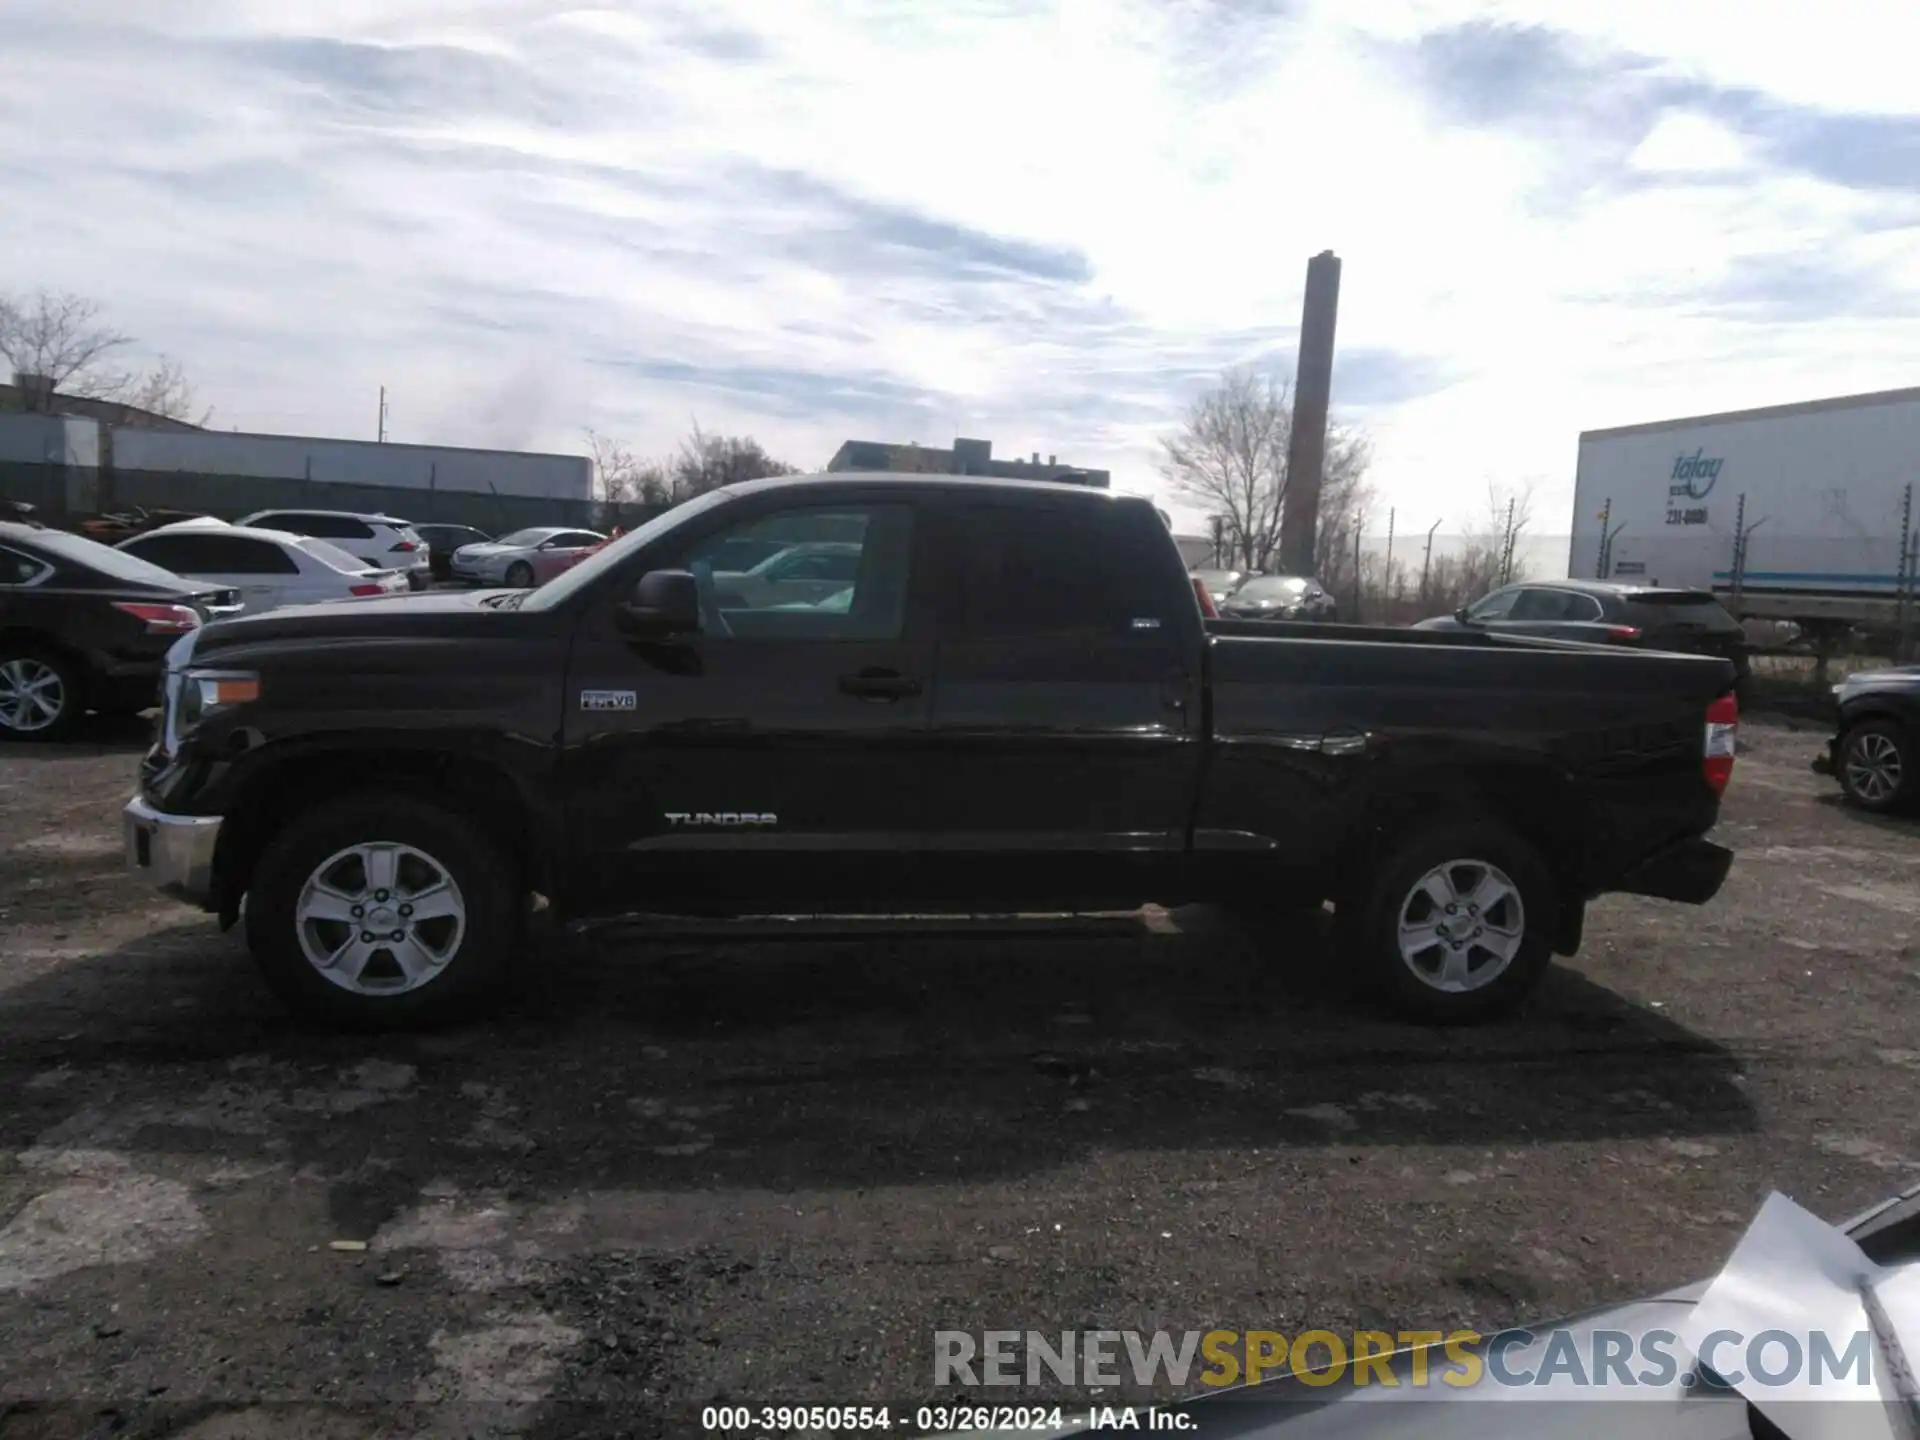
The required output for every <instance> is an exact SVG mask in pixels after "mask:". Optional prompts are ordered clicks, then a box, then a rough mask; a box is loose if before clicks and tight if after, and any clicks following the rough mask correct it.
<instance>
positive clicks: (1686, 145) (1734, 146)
mask: <svg viewBox="0 0 1920 1440" xmlns="http://www.w3.org/2000/svg"><path fill="white" fill-rule="evenodd" d="M1627 163H1628V164H1629V165H1631V166H1632V167H1633V168H1634V169H1636V170H1647V171H1653V172H1656V173H1659V172H1663V171H1664V172H1681V173H1685V172H1689V171H1691V172H1696V173H1697V172H1701V171H1709V170H1739V169H1742V168H1743V167H1744V166H1745V165H1746V164H1747V147H1746V145H1745V144H1744V143H1743V142H1742V141H1741V139H1740V137H1739V136H1738V135H1736V134H1735V133H1734V132H1733V131H1732V130H1730V129H1728V128H1727V127H1726V126H1725V125H1722V124H1720V123H1719V122H1717V121H1715V120H1710V119H1708V118H1707V117H1706V116H1704V115H1690V114H1688V113H1686V112H1684V111H1675V112H1673V113H1672V114H1668V115H1664V116H1662V117H1661V119H1660V123H1659V124H1657V125H1655V126H1654V127H1653V129H1652V130H1650V131H1648V132H1647V138H1646V139H1644V140H1642V141H1641V142H1640V144H1639V145H1638V146H1637V147H1635V149H1634V152H1633V154H1632V155H1631V156H1629V157H1628V160H1627Z"/></svg>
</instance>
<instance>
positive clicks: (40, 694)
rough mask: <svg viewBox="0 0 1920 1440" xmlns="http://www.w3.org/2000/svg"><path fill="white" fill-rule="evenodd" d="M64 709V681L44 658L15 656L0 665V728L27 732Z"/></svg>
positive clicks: (42, 726) (45, 724)
mask: <svg viewBox="0 0 1920 1440" xmlns="http://www.w3.org/2000/svg"><path fill="white" fill-rule="evenodd" d="M66 708H67V687H66V682H64V681H63V680H61V678H60V672H59V671H58V670H55V669H54V668H53V667H52V666H51V665H49V664H47V663H46V662H45V661H44V660H35V659H33V658H32V657H31V656H24V655H23V656H18V657H16V658H15V659H12V660H9V661H7V662H6V664H4V665H0V729H7V730H15V731H18V732H20V733H21V734H31V733H33V732H34V731H37V730H44V729H46V728H47V727H48V726H49V725H51V724H53V723H54V721H56V720H58V719H59V718H60V717H61V715H62V714H64V713H65V711H66Z"/></svg>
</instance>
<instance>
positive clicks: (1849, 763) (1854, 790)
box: [1813, 665, 1920, 813]
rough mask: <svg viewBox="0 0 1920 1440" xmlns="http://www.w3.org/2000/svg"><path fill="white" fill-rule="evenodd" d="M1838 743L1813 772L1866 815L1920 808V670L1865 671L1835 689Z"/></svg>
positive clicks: (1833, 743)
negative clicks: (1826, 777) (1827, 777)
mask: <svg viewBox="0 0 1920 1440" xmlns="http://www.w3.org/2000/svg"><path fill="white" fill-rule="evenodd" d="M1833 699H1834V705H1835V708H1836V710H1837V711H1838V712H1839V713H1838V715H1837V716H1836V718H1835V723H1834V733H1833V738H1832V739H1831V740H1829V741H1828V742H1827V748H1826V749H1825V750H1824V751H1823V752H1822V753H1821V754H1820V755H1819V756H1817V757H1816V758H1815V760H1814V762H1813V768H1814V769H1815V770H1817V771H1819V772H1820V773H1821V774H1823V775H1831V776H1833V777H1834V779H1836V780H1838V781H1839V782H1840V788H1841V789H1842V790H1844V791H1845V792H1846V795H1847V799H1849V800H1851V801H1852V802H1853V803H1854V804H1855V805H1858V806H1859V807H1860V808H1861V809H1863V810H1874V811H1879V812H1881V813H1887V812H1892V811H1903V810H1905V811H1910V810H1912V809H1914V808H1915V807H1916V805H1917V804H1920V665H1896V666H1894V667H1893V668H1892V669H1889V670H1863V671H1861V672H1860V673H1858V674H1855V675H1849V676H1848V677H1847V678H1846V679H1844V680H1842V681H1841V682H1840V683H1839V684H1838V685H1836V686H1834V687H1833Z"/></svg>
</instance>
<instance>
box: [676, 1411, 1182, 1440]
mask: <svg viewBox="0 0 1920 1440" xmlns="http://www.w3.org/2000/svg"><path fill="white" fill-rule="evenodd" d="M1196 1423H1197V1421H1196V1417H1195V1416H1193V1415H1192V1414H1190V1413H1188V1412H1186V1411H1182V1410H1175V1409H1161V1408H1159V1407H1157V1406H1129V1405H1092V1406H1084V1407H1082V1406H1075V1407H1067V1406H1061V1405H920V1406H916V1407H914V1408H912V1409H907V1408H906V1407H904V1406H887V1405H709V1406H707V1407H706V1408H705V1409H704V1410H702V1411H701V1412H700V1428H701V1429H702V1430H705V1431H706V1432H708V1433H709V1434H724V1435H739V1436H751V1437H754V1440H761V1437H765V1440H773V1437H776V1436H777V1437H782V1440H785V1437H788V1436H796V1435H835V1434H844V1433H850V1432H854V1431H863V1430H865V1431H894V1430H898V1431H900V1432H902V1433H903V1434H905V1435H966V1434H972V1433H977V1432H981V1431H985V1432H988V1433H990V1434H999V1433H1005V1432H1008V1431H1031V1432H1033V1433H1035V1434H1041V1435H1045V1434H1050V1433H1052V1432H1054V1431H1057V1430H1061V1429H1064V1428H1066V1427H1067V1426H1069V1425H1085V1426H1088V1427H1092V1428H1099V1429H1105V1430H1138V1431H1141V1432H1142V1433H1159V1434H1162V1435H1170V1434H1179V1433H1181V1432H1184V1431H1187V1430H1191V1429H1192V1428H1193V1427H1194V1425H1195V1424H1196Z"/></svg>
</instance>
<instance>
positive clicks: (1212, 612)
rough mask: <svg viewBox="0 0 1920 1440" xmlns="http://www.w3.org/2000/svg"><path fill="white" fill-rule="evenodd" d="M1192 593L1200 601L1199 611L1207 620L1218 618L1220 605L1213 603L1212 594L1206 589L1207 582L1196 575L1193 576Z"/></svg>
mask: <svg viewBox="0 0 1920 1440" xmlns="http://www.w3.org/2000/svg"><path fill="white" fill-rule="evenodd" d="M1193 593H1194V595H1195V597H1196V598H1198V600H1199V601H1200V613H1201V614H1202V615H1204V616H1206V617H1207V619H1209V620H1218V619H1219V618H1220V607H1219V606H1217V605H1215V604H1214V603H1213V596H1212V595H1211V594H1210V593H1209V592H1208V590H1207V582H1206V581H1204V580H1202V579H1201V578H1200V577H1199V576H1198V575H1196V576H1194V577H1193Z"/></svg>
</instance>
